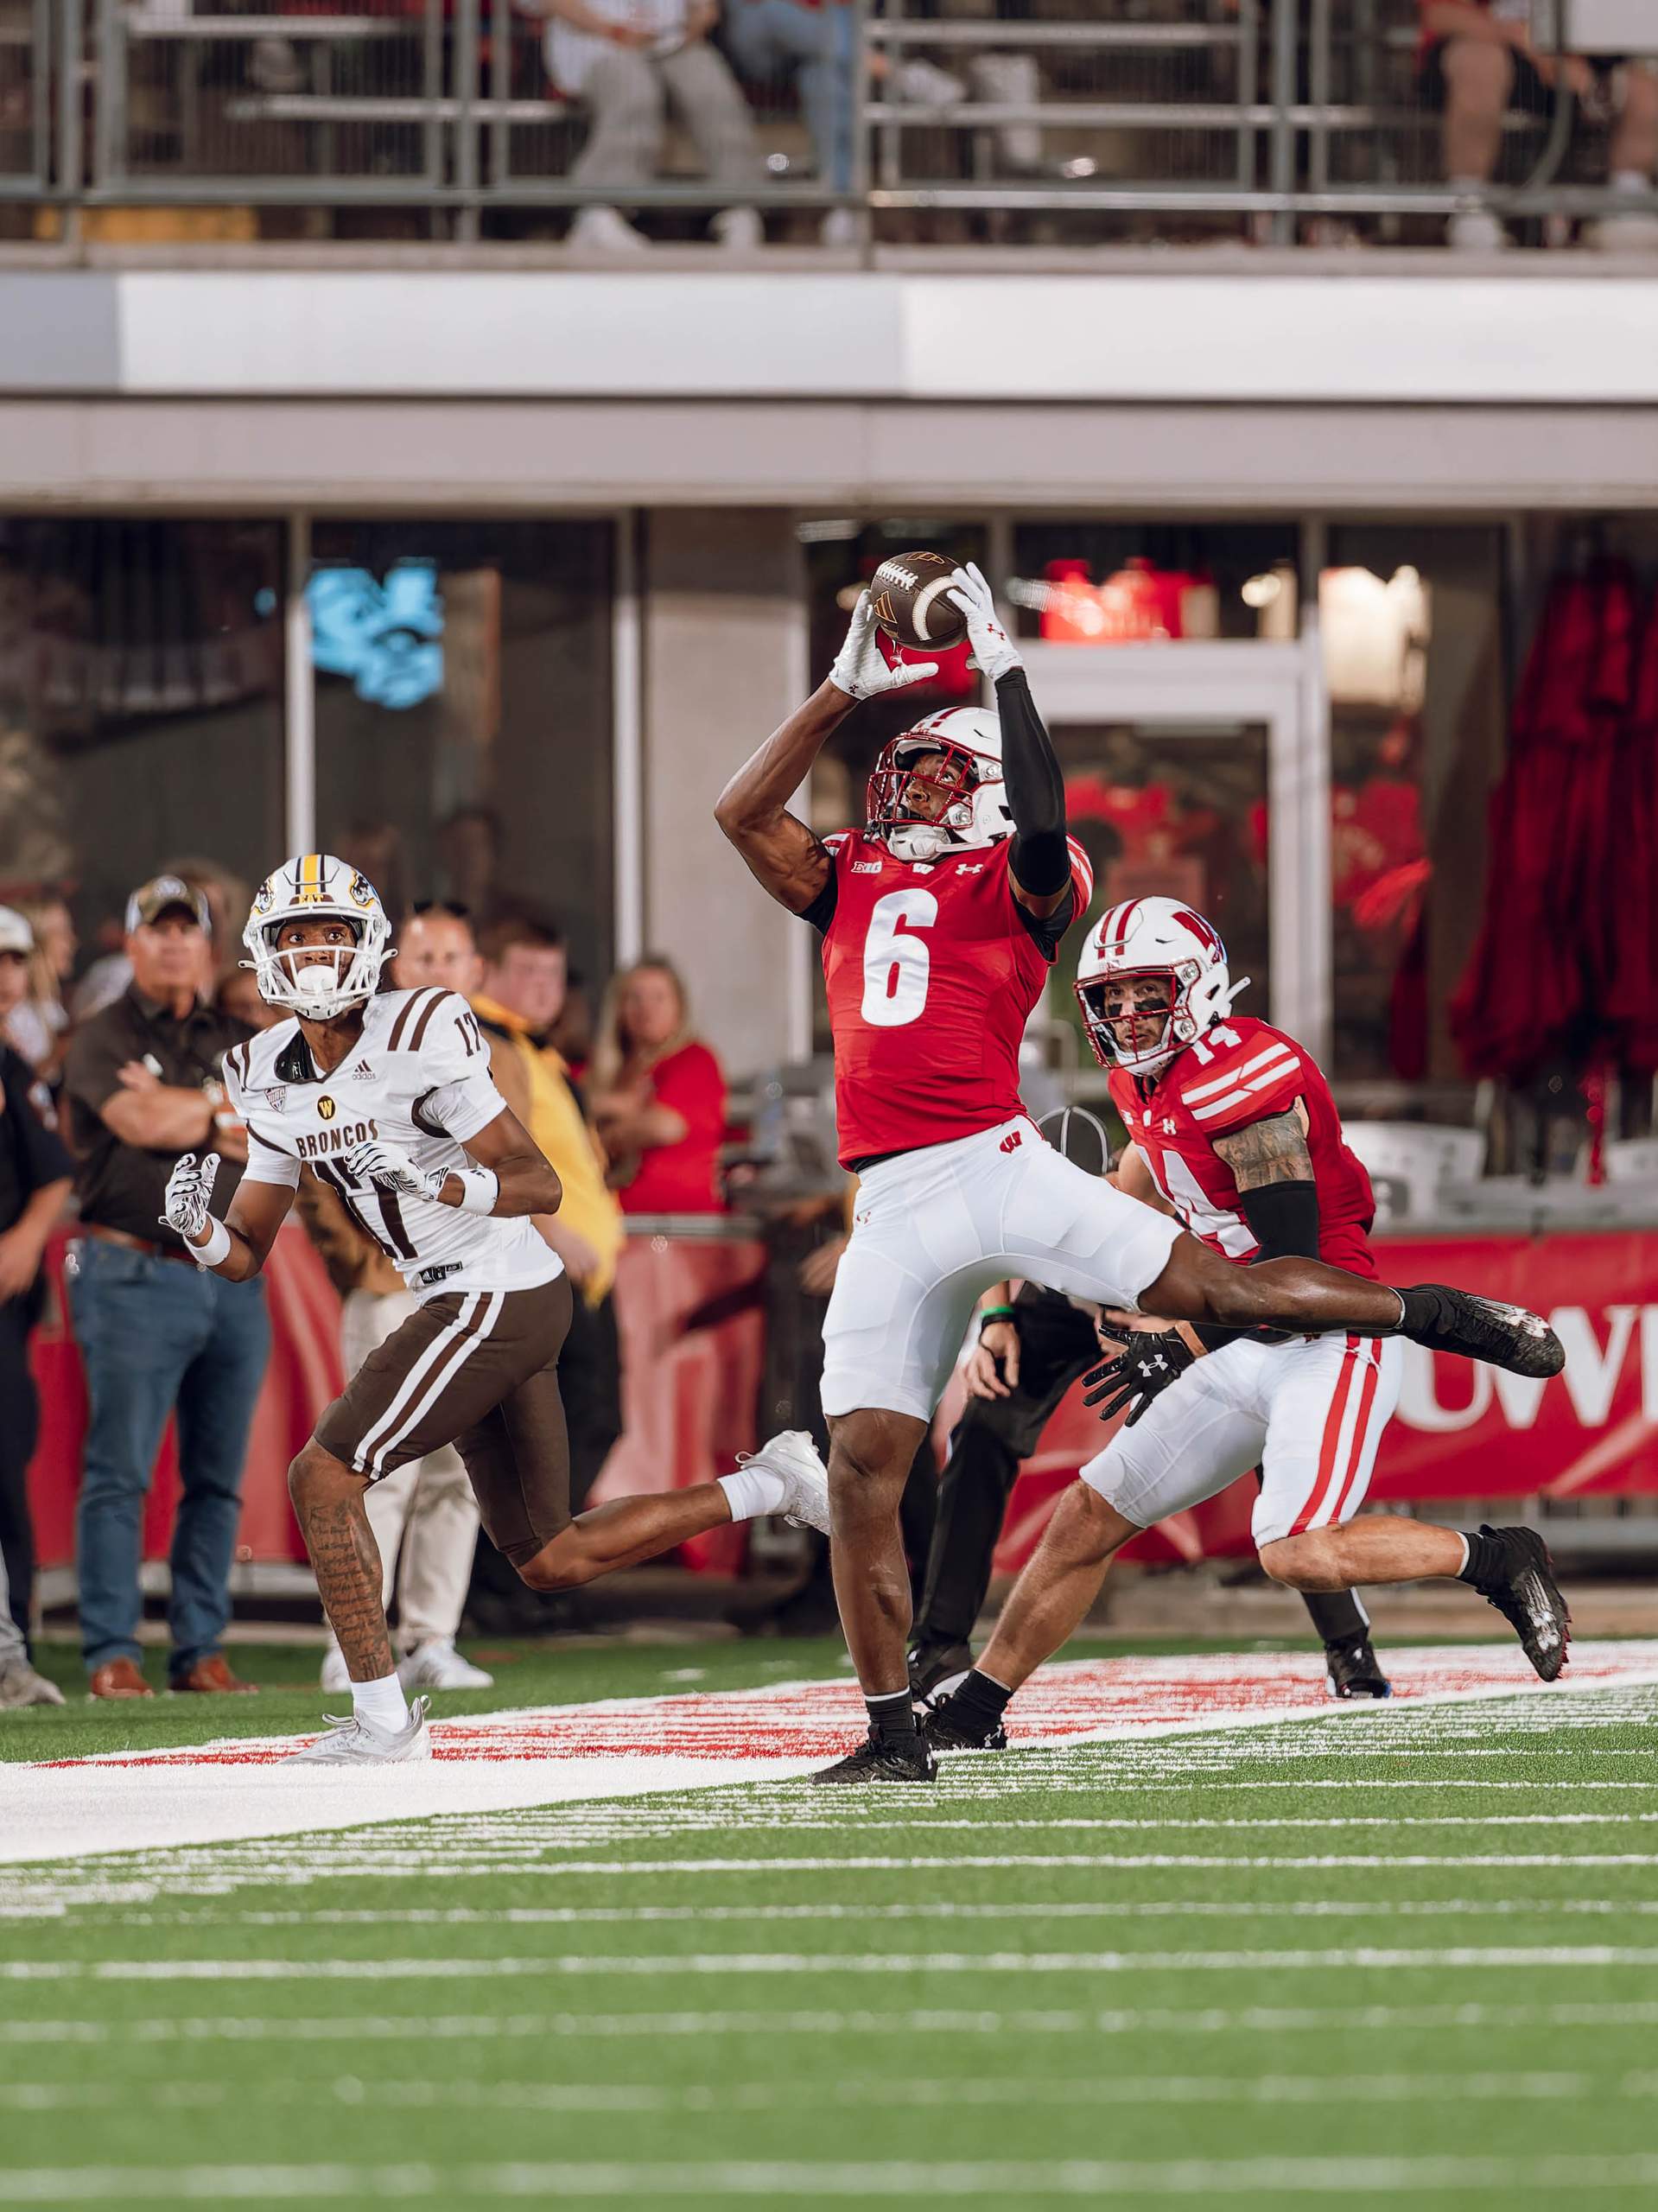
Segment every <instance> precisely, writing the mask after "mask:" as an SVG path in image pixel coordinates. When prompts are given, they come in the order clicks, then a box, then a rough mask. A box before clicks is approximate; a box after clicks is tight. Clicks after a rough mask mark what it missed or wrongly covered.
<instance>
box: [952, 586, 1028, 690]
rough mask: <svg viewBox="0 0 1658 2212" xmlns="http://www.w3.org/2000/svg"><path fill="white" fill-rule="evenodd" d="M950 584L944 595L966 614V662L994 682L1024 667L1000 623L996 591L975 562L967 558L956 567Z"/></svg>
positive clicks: (998, 681)
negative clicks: (968, 659)
mask: <svg viewBox="0 0 1658 2212" xmlns="http://www.w3.org/2000/svg"><path fill="white" fill-rule="evenodd" d="M944 596H945V598H946V599H948V600H949V601H950V602H951V604H952V605H953V606H956V607H960V609H961V611H962V613H963V614H965V615H966V617H967V637H968V643H969V645H971V646H972V648H973V658H972V660H971V662H970V663H969V665H970V666H971V667H974V668H977V669H981V670H982V671H983V672H984V673H985V675H987V676H988V677H989V678H990V681H991V682H992V683H1001V679H1002V677H1004V676H1007V675H1008V674H1010V673H1011V672H1012V671H1013V670H1014V669H1016V668H1023V667H1024V665H1025V664H1024V662H1023V661H1022V660H1021V659H1020V657H1019V652H1018V649H1017V647H1016V646H1015V645H1014V644H1013V640H1012V639H1011V638H1009V636H1008V635H1007V631H1006V630H1004V629H1003V628H1002V626H1001V616H1000V615H999V614H998V613H997V612H996V599H995V594H994V592H993V591H992V590H991V588H990V587H989V585H988V583H986V582H985V580H984V578H983V576H982V575H980V573H979V569H978V566H977V564H976V563H975V562H972V561H969V563H968V564H967V566H966V568H964V569H957V570H956V574H955V575H953V576H952V577H951V578H950V589H949V590H948V591H947V592H946V593H945V594H944Z"/></svg>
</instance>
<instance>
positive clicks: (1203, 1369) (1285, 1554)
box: [926, 899, 1569, 1750]
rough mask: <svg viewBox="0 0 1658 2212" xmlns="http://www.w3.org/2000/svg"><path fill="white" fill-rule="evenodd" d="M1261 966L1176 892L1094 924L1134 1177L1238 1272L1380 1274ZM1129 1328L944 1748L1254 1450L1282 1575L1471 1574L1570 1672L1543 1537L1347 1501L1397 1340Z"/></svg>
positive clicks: (1123, 1175) (1531, 1653)
mask: <svg viewBox="0 0 1658 2212" xmlns="http://www.w3.org/2000/svg"><path fill="white" fill-rule="evenodd" d="M1247 980H1248V979H1247V978H1245V979H1243V980H1242V981H1240V982H1236V983H1234V982H1232V980H1231V978H1230V976H1229V972H1228V969H1227V963H1226V953H1225V949H1224V947H1223V945H1222V944H1221V940H1220V938H1219V937H1218V936H1217V933H1216V931H1215V930H1214V929H1213V928H1212V927H1211V925H1210V924H1209V923H1208V922H1207V921H1205V920H1204V918H1203V917H1202V915H1200V914H1195V913H1193V912H1191V909H1190V908H1188V907H1184V906H1180V905H1179V904H1178V901H1177V900H1175V899H1129V900H1128V901H1127V902H1125V903H1124V904H1123V905H1121V906H1114V907H1113V908H1112V909H1111V911H1110V912H1109V913H1108V914H1106V915H1105V916H1104V917H1103V918H1102V920H1101V921H1100V922H1098V923H1097V924H1096V926H1095V927H1094V928H1093V929H1092V930H1091V931H1089V938H1088V943H1087V944H1086V945H1085V946H1084V947H1083V956H1082V958H1081V960H1080V961H1079V962H1078V963H1077V997H1078V999H1079V1000H1080V1001H1081V1002H1082V1008H1083V1020H1084V1023H1085V1025H1086V1027H1087V1030H1088V1035H1089V1041H1090V1042H1091V1044H1092V1046H1093V1047H1094V1052H1095V1057H1096V1058H1097V1059H1098V1060H1099V1062H1100V1064H1101V1065H1102V1067H1106V1068H1109V1070H1110V1088H1111V1099H1112V1103H1113V1104H1114V1105H1115V1108H1116V1109H1117V1112H1118V1113H1119V1115H1120V1116H1121V1119H1122V1124H1123V1127H1124V1128H1125V1129H1126V1130H1127V1131H1128V1138H1129V1142H1128V1145H1127V1147H1125V1149H1124V1152H1123V1154H1122V1158H1121V1161H1120V1162H1119V1164H1118V1167H1117V1171H1116V1180H1117V1183H1118V1185H1119V1187H1120V1188H1121V1189H1122V1190H1124V1191H1128V1192H1132V1193H1133V1194H1134V1195H1135V1196H1136V1197H1139V1198H1144V1199H1145V1200H1146V1201H1147V1204H1148V1205H1154V1206H1158V1207H1159V1208H1161V1209H1162V1210H1163V1211H1166V1212H1168V1213H1171V1214H1172V1215H1173V1216H1175V1217H1177V1218H1178V1220H1179V1221H1181V1222H1182V1223H1184V1224H1185V1227H1186V1229H1187V1230H1189V1231H1190V1232H1191V1235H1192V1236H1196V1237H1197V1238H1199V1239H1200V1240H1201V1241H1202V1242H1203V1243H1204V1244H1205V1245H1206V1246H1207V1247H1208V1248H1209V1249H1210V1250H1212V1251H1213V1252H1215V1253H1216V1254H1217V1255H1219V1256H1220V1257H1222V1258H1223V1260H1224V1261H1227V1262H1230V1263H1231V1264H1233V1265H1234V1266H1236V1267H1240V1268H1249V1267H1253V1266H1255V1265H1256V1264H1257V1263H1259V1262H1262V1261H1271V1260H1274V1259H1276V1258H1279V1257H1282V1256H1285V1255H1292V1254H1300V1255H1303V1256H1305V1257H1308V1258H1312V1257H1314V1256H1316V1257H1318V1258H1320V1259H1323V1260H1327V1261H1329V1262H1331V1264H1332V1265H1334V1266H1337V1267H1340V1268H1347V1269H1348V1270H1349V1271H1350V1273H1351V1274H1357V1275H1364V1276H1367V1277H1369V1279H1371V1280H1372V1281H1374V1280H1375V1274H1376V1266H1375V1257H1374V1255H1373V1254H1372V1252H1371V1249H1370V1245H1369V1228H1370V1224H1371V1220H1372V1218H1373V1216H1374V1213H1375V1204H1374V1201H1373V1199H1372V1198H1371V1193H1370V1179H1369V1176H1368V1175H1367V1174H1366V1173H1365V1172H1364V1169H1363V1166H1361V1165H1360V1163H1359V1161H1358V1160H1356V1159H1355V1157H1354V1155H1353V1154H1352V1153H1351V1152H1350V1150H1349V1149H1348V1147H1347V1145H1346V1144H1345V1143H1344V1141H1343V1137H1342V1126H1341V1120H1340V1117H1339V1116H1338V1115H1337V1110H1336V1103H1335V1100H1334V1099H1333V1098H1332V1097H1331V1094H1330V1086H1329V1084H1327V1083H1326V1082H1325V1080H1324V1076H1323V1074H1322V1072H1321V1071H1320V1070H1319V1069H1318V1066H1317V1065H1315V1063H1314V1061H1313V1059H1312V1056H1311V1055H1310V1054H1309V1053H1308V1052H1307V1051H1306V1050H1305V1047H1304V1046H1300V1045H1298V1044H1297V1043H1296V1042H1295V1040H1294V1039H1293V1038H1291V1037H1286V1035H1285V1034H1284V1033H1283V1031H1282V1030H1280V1029H1274V1028H1272V1027H1270V1026H1269V1025H1268V1024H1267V1023H1266V1022H1264V1021H1255V1020H1250V1019H1248V1017H1245V1016H1239V1015H1236V1014H1233V1012H1232V1010H1231V1009H1232V1005H1233V1001H1235V999H1236V997H1237V995H1238V994H1239V993H1240V992H1241V991H1242V989H1243V988H1244V983H1245V982H1247ZM1143 1302H1144V1303H1145V1304H1146V1305H1147V1306H1151V1305H1153V1304H1154V1302H1155V1293H1154V1292H1148V1293H1147V1296H1146V1299H1145V1300H1144V1301H1143ZM1114 1324H1115V1325H1117V1326H1119V1327H1121V1328H1125V1329H1127V1330H1128V1331H1129V1332H1131V1333H1130V1334H1129V1335H1128V1338H1127V1345H1126V1349H1125V1350H1124V1351H1122V1353H1121V1355H1120V1356H1118V1357H1116V1358H1115V1359H1112V1360H1110V1361H1108V1362H1107V1363H1106V1364H1105V1365H1104V1366H1103V1367H1102V1368H1100V1369H1098V1370H1096V1372H1095V1374H1094V1375H1092V1376H1089V1378H1088V1379H1089V1382H1091V1383H1094V1384H1095V1386H1096V1387H1095V1389H1094V1390H1093V1392H1092V1394H1091V1395H1090V1397H1089V1403H1096V1402H1098V1401H1099V1400H1100V1399H1102V1398H1108V1399H1109V1400H1110V1404H1109V1406H1108V1408H1106V1410H1107V1411H1114V1410H1116V1409H1118V1408H1123V1407H1127V1408H1128V1421H1126V1422H1125V1423H1124V1425H1123V1427H1121V1429H1119V1430H1118V1432H1117V1433H1116V1434H1115V1436H1114V1437H1113V1438H1112V1440H1111V1441H1110V1443H1109V1445H1108V1446H1106V1448H1105V1450H1104V1451H1103V1452H1101V1453H1100V1455H1099V1457H1098V1458H1097V1459H1091V1460H1090V1461H1089V1464H1088V1465H1087V1466H1085V1467H1084V1468H1083V1471H1082V1474H1081V1476H1080V1478H1079V1479H1078V1480H1077V1483H1076V1484H1074V1485H1073V1487H1072V1488H1071V1489H1070V1491H1067V1492H1066V1493H1065V1495H1064V1497H1063V1498H1062V1499H1061V1501H1060V1503H1059V1505H1058V1509H1057V1510H1056V1511H1055V1514H1054V1516H1053V1519H1052V1520H1051V1522H1050V1523H1049V1525H1048V1527H1047V1529H1046V1530H1045V1533H1044V1535H1043V1539H1042V1541H1041V1543H1040V1545H1039V1547H1038V1548H1037V1550H1036V1552H1035V1553H1034V1554H1033V1555H1032V1558H1031V1560H1029V1562H1028V1563H1027V1565H1026V1568H1025V1571H1024V1573H1022V1574H1021V1575H1020V1579H1019V1581H1018V1582H1017V1584H1016V1585H1015V1586H1014V1588H1013V1594H1012V1596H1011V1597H1010V1598H1009V1599H1008V1600H1007V1605H1006V1606H1005V1607H1004V1608H1003V1610H1002V1614H1001V1620H1000V1621H999V1623H998V1624H997V1627H996V1632H995V1634H994V1637H992V1638H991V1640H990V1643H989V1644H988V1647H987V1648H986V1650H985V1654H984V1656H983V1658H982V1660H981V1662H979V1665H978V1666H977V1667H976V1668H975V1669H972V1670H971V1671H970V1672H969V1674H968V1675H967V1676H966V1678H965V1680H964V1681H962V1683H961V1684H960V1685H959V1687H958V1688H956V1689H955V1690H954V1691H953V1692H952V1693H951V1694H950V1696H948V1697H946V1698H943V1699H941V1700H939V1701H938V1703H937V1705H936V1706H935V1707H934V1708H933V1710H932V1712H931V1713H930V1714H929V1716H928V1719H927V1721H926V1734H927V1738H928V1740H929V1741H930V1742H931V1744H932V1745H933V1746H934V1748H935V1749H937V1750H963V1749H969V1748H972V1749H975V1750H981V1749H992V1750H994V1749H999V1748H1000V1747H1001V1745H1003V1744H1004V1743H1005V1742H1006V1741H1007V1738H1006V1735H1005V1733H1004V1732H1003V1728H1002V1719H1001V1716H1002V1710H1003V1708H1004V1707H1006V1705H1007V1701H1008V1699H1009V1697H1010V1695H1011V1694H1012V1693H1013V1691H1014V1690H1016V1689H1017V1688H1019V1686H1020V1683H1021V1682H1023V1681H1025V1679H1026V1676H1027V1675H1029V1674H1030V1673H1031V1671H1032V1668H1034V1667H1036V1666H1038V1665H1039V1664H1040V1662H1042V1661H1043V1660H1044V1659H1046V1658H1048V1657H1050V1656H1051V1655H1052V1654H1053V1653H1054V1652H1055V1651H1057V1650H1058V1648H1059V1646H1060V1645H1061V1644H1062V1643H1064V1641H1065V1639H1066V1637H1069V1636H1070V1634H1071V1632H1072V1631H1073V1630H1075V1629H1076V1628H1077V1625H1078V1624H1079V1623H1080V1622H1081V1620H1082V1618H1083V1615H1084V1614H1085V1613H1086V1612H1087V1611H1088V1609H1089V1605H1091V1604H1092V1602H1093V1600H1094V1598H1095V1597H1096V1594H1097V1592H1098V1590H1099V1587H1100V1584H1101V1581H1102V1580H1103V1578H1104V1575H1105V1571H1106V1568H1107V1567H1108V1566H1109V1563H1110V1561H1111V1559H1112V1557H1113V1556H1114V1554H1115V1553H1116V1552H1117V1551H1118V1550H1119V1549H1120V1548H1121V1546H1122V1545H1124V1544H1126V1543H1127V1542H1128V1540H1129V1538H1130V1537H1131V1536H1136V1535H1139V1534H1140V1531H1141V1530H1142V1529H1147V1528H1149V1527H1150V1526H1151V1525H1152V1523H1153V1522H1156V1521H1161V1520H1163V1519H1164V1518H1165V1517H1166V1516H1167V1515H1169V1514H1172V1513H1179V1512H1183V1511H1185V1510H1187V1509H1189V1508H1190V1507H1191V1506H1194V1505H1197V1504H1200V1503H1202V1502H1203V1500H1204V1498H1207V1497H1214V1495H1215V1494H1216V1492H1217V1491H1221V1490H1223V1489H1224V1488H1225V1487H1226V1485H1227V1484H1229V1483H1230V1482H1232V1481H1234V1480H1235V1479H1236V1477H1237V1476H1239V1475H1241V1474H1246V1473H1248V1471H1249V1470H1250V1469H1251V1468H1252V1467H1255V1466H1259V1468H1260V1470H1261V1494H1260V1497H1258V1498H1257V1499H1256V1501H1255V1510H1254V1516H1253V1522H1252V1533H1253V1535H1254V1538H1255V1549H1256V1551H1257V1553H1258V1554H1259V1555H1260V1559H1261V1566H1262V1567H1264V1568H1265V1569H1266V1571H1267V1573H1268V1574H1270V1575H1271V1576H1272V1577H1273V1579H1274V1581H1277V1582H1283V1583H1286V1584H1288V1586H1290V1587H1291V1588H1292V1589H1295V1590H1301V1591H1305V1592H1314V1591H1333V1590H1340V1589H1344V1588H1345V1587H1346V1586H1348V1585H1349V1584H1350V1583H1355V1582H1357V1583H1385V1582H1413V1581H1417V1580H1424V1579H1426V1578H1429V1577H1432V1576H1442V1577H1447V1578H1452V1579H1457V1580H1463V1581H1465V1582H1469V1583H1471V1584H1472V1585H1473V1586H1474V1588H1475V1589H1476V1590H1477V1591H1478V1592H1480V1593H1481V1594H1482V1595H1483V1596H1484V1597H1485V1598H1486V1599H1489V1600H1490V1603H1491V1604H1492V1605H1495V1606H1496V1608H1497V1610H1498V1611H1500V1612H1501V1613H1502V1615H1503V1617H1504V1618H1506V1619H1507V1620H1508V1621H1509V1623H1510V1624H1512V1625H1513V1627H1514V1629H1515V1632H1516V1633H1517V1635H1518V1636H1519V1638H1520V1642H1521V1646H1522V1647H1523V1649H1524V1650H1525V1654H1526V1656H1527V1657H1528V1659H1529V1660H1530V1662H1531V1663H1532V1665H1533V1666H1534V1668H1535V1669H1536V1670H1537V1672H1538V1673H1539V1674H1540V1675H1541V1676H1542V1678H1543V1680H1544V1681H1553V1680H1554V1678H1555V1677H1556V1675H1559V1673H1560V1669H1561V1668H1562V1666H1563V1665H1564V1664H1565V1662H1566V1644H1567V1638H1568V1630H1569V1622H1568V1618H1567V1614H1566V1604H1565V1600H1564V1599H1562V1597H1561V1595H1560V1588H1559V1586H1558V1585H1557V1584H1556V1582H1555V1580H1554V1574H1553V1567H1552V1564H1551V1562H1550V1560H1549V1556H1548V1552H1547V1547H1546V1546H1545V1544H1544V1542H1543V1540H1542V1538H1541V1537H1540V1535H1536V1534H1535V1533H1534V1531H1533V1530H1531V1529H1490V1528H1482V1529H1479V1530H1478V1531H1477V1533H1471V1534H1470V1535H1459V1534H1458V1531H1457V1530H1455V1529H1445V1528H1436V1527H1432V1526H1430V1525H1429V1524H1428V1523H1426V1522H1420V1521H1407V1520H1404V1519H1401V1518H1396V1517H1395V1516H1393V1515H1391V1514H1389V1515H1387V1516H1370V1517H1369V1518H1367V1519H1365V1520H1363V1521H1355V1519H1354V1517H1353V1516H1355V1514H1356V1512H1357V1511H1358V1510H1359V1508H1360V1506H1361V1505H1363V1503H1364V1497H1365V1493H1366V1491H1368V1490H1369V1485H1370V1475H1371V1471H1372V1470H1373V1469H1374V1467H1375V1458H1376V1449H1377V1446H1379V1445H1380V1443H1381V1441H1382V1431H1383V1429H1384V1428H1385V1427H1387V1425H1388V1420H1389V1418H1390V1417H1391V1415H1392V1414H1393V1410H1394V1407H1395V1405H1396V1404H1397V1403H1398V1401H1399V1370H1400V1363H1401V1358H1402V1353H1401V1348H1400V1345H1399V1343H1398V1340H1397V1338H1376V1337H1371V1336H1364V1335H1361V1334H1358V1333H1357V1332H1348V1333H1346V1334H1332V1335H1327V1336H1304V1335H1298V1336H1295V1337H1293V1338H1290V1339H1289V1340H1288V1341H1285V1340H1284V1339H1283V1338H1282V1337H1281V1336H1280V1337H1276V1338H1273V1339H1271V1340H1269V1339H1267V1338H1263V1337H1262V1336H1261V1335H1260V1334H1258V1333H1254V1334H1248V1335H1243V1336H1240V1335H1238V1334H1237V1333H1236V1332H1229V1331H1225V1330H1213V1329H1210V1328H1207V1327H1205V1326H1203V1325H1199V1326H1198V1327H1197V1329H1196V1330H1195V1331H1194V1330H1193V1329H1191V1328H1189V1327H1186V1326H1184V1325H1183V1326H1180V1327H1172V1326H1170V1325H1169V1323H1168V1322H1167V1321H1166V1320H1161V1319H1148V1318H1147V1317H1145V1316H1143V1315H1142V1316H1140V1317H1136V1316H1134V1315H1131V1314H1128V1313H1116V1314H1114V1315H1109V1316H1108V1317H1107V1322H1106V1325H1108V1326H1110V1325H1114Z"/></svg>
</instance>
